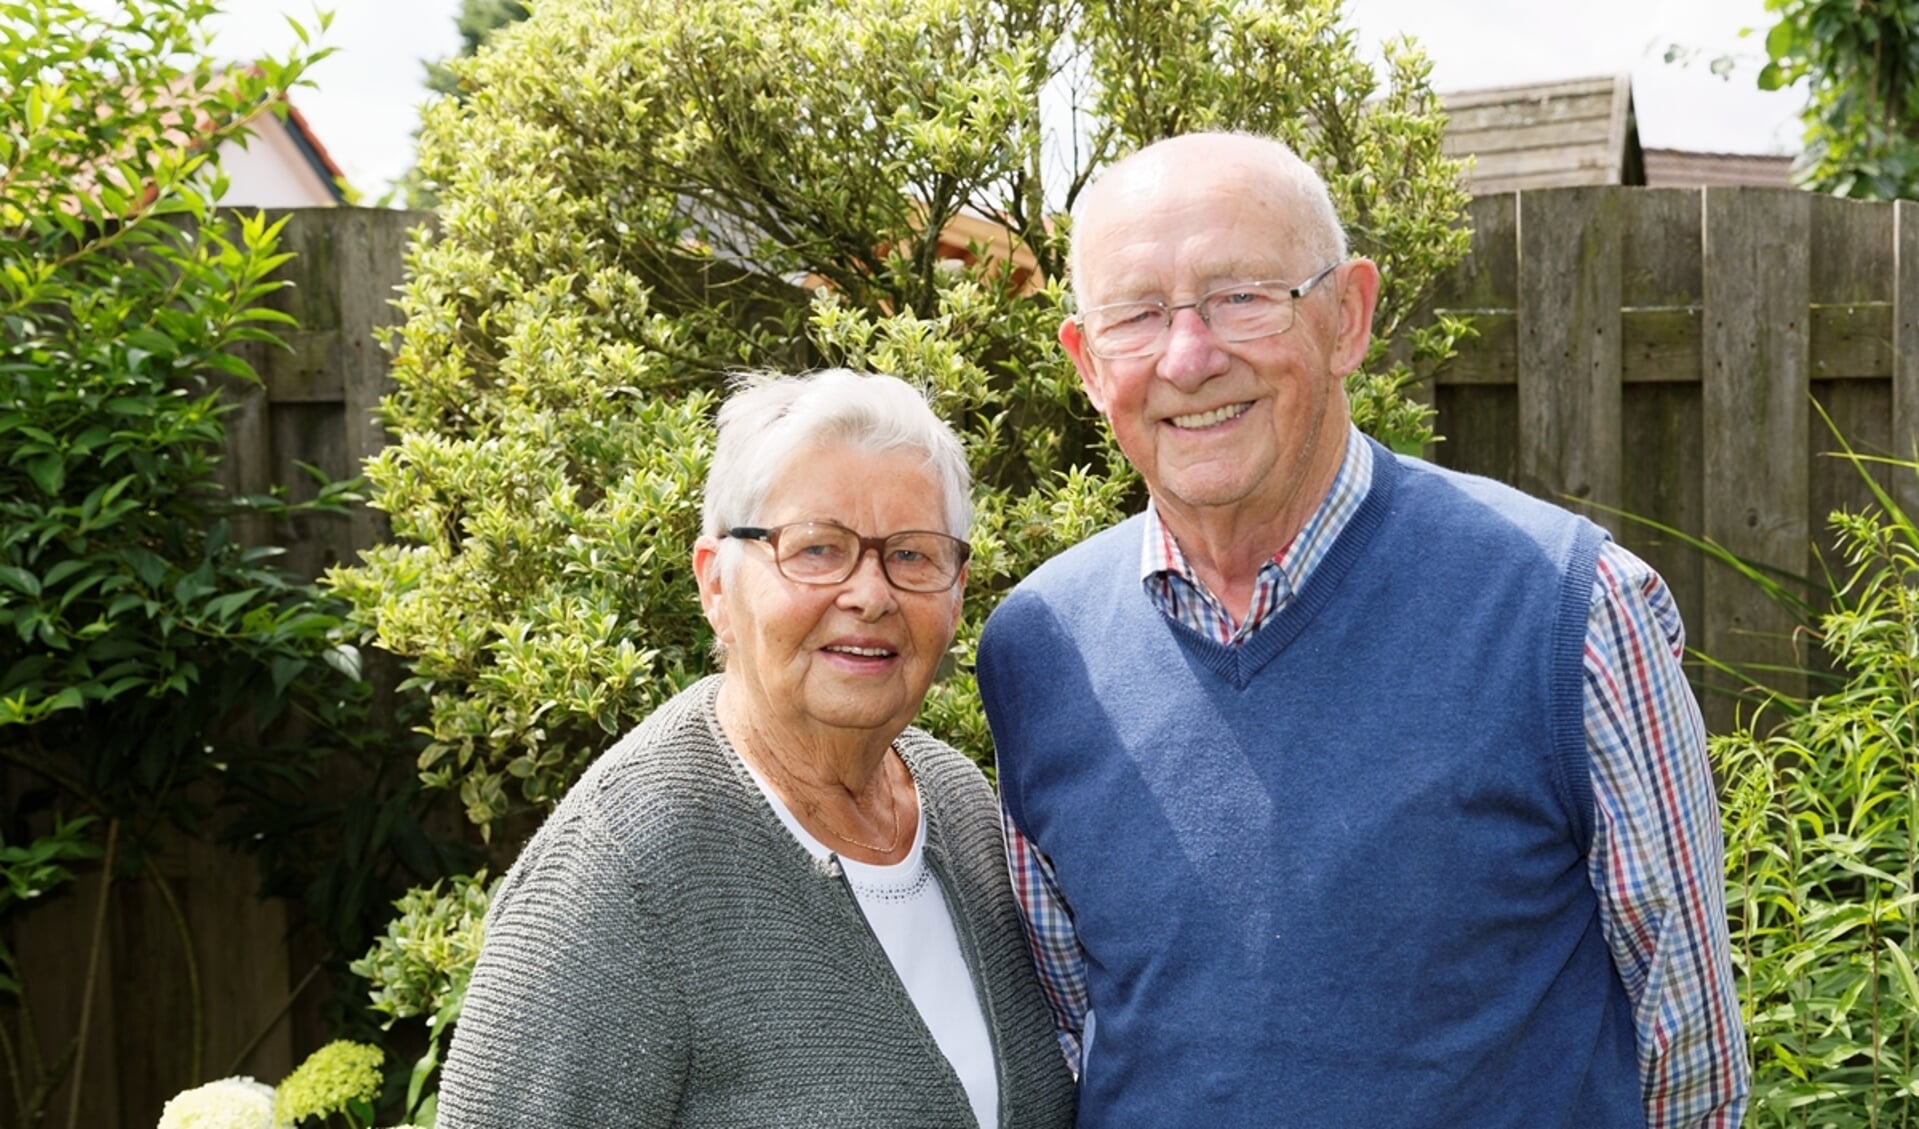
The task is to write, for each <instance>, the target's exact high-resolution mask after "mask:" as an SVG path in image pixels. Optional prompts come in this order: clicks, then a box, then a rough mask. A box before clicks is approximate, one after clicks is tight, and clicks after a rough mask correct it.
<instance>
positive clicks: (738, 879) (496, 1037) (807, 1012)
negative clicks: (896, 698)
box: [438, 676, 1073, 1129]
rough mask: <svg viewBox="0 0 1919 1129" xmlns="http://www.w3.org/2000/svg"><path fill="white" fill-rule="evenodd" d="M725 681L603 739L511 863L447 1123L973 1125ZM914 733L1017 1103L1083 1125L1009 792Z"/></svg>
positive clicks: (938, 848)
mask: <svg viewBox="0 0 1919 1129" xmlns="http://www.w3.org/2000/svg"><path fill="white" fill-rule="evenodd" d="M719 684H720V677H717V676H716V677H714V678H709V679H706V680H704V681H702V682H700V683H698V684H697V685H695V686H693V687H690V688H689V689H687V690H685V691H684V692H682V693H681V694H679V695H678V696H676V697H674V698H673V699H672V700H671V701H669V702H667V703H666V704H665V705H663V706H661V707H660V708H659V709H658V710H657V711H655V712H654V714H653V715H652V716H651V717H649V718H648V719H647V720H646V721H645V722H643V723H642V724H641V725H640V726H638V727H637V728H635V729H634V730H633V731H632V732H631V733H628V734H627V735H626V736H625V737H624V738H623V739H622V740H621V741H620V742H619V743H618V744H617V745H615V746H614V747H613V748H612V749H611V750H609V751H608V752H607V753H606V754H605V755H604V756H602V757H601V758H600V759H599V761H598V763H596V764H595V765H594V766H593V767H592V768H591V769H590V770H589V771H588V772H587V773H586V775H585V776H584V777H582V778H581V780H580V782H579V783H578V784H576V785H574V787H573V790H572V791H571V792H570V793H568V795H567V797H566V799H565V800H564V801H562V802H561V804H560V806H559V808H558V809H557V810H555V811H554V813H553V815H552V816H551V817H550V818H549V819H548V820H547V821H546V824H545V825H544V826H543V827H541V829H540V831H539V833H538V834H536V835H535V836H534V837H533V840H532V842H531V843H529V844H528V845H527V847H526V850H525V851H524V852H523V853H522V854H521V856H520V858H519V861H518V862H516V863H515V864H514V866H513V868H512V870H511V871H510V872H509V873H508V875H507V880H506V883H505V884H504V885H503V886H502V888H501V890H500V894H499V897H498V899H497V900H496V901H495V903H494V905H493V908H492V911H491V912H490V913H489V914H488V917H487V933H486V944H485V946H484V948H483V950H482V951H481V953H480V960H479V964H478V966H477V968H476V969H475V971H474V974H473V981H472V984H471V986H470V987H469V989H468V991H467V997H466V1007H465V1011H464V1013H463V1015H462V1016H461V1018H460V1021H459V1025H458V1026H457V1027H456V1028H455V1029H454V1034H453V1046H452V1049H451V1051H450V1052H449V1054H448V1056H447V1062H446V1069H445V1075H444V1078H443V1081H442V1084H441V1088H440V1112H439V1121H438V1124H439V1126H440V1129H469V1127H472V1129H481V1127H486V1129H491V1127H504V1126H539V1127H547V1126H555V1127H561V1129H612V1127H615V1126H713V1127H715V1129H720V1127H724V1129H740V1127H743V1126H795V1127H798V1126H805V1127H807V1129H829V1127H832V1129H838V1127H854V1126H861V1127H872V1129H906V1127H911V1129H922V1127H926V1129H930V1127H935V1126H942V1127H943V1126H951V1127H953V1129H971V1126H972V1125H973V1119H972V1110H971V1107H970V1106H969V1105H968V1103H967V1097H966V1091H965V1089H964V1088H963V1087H962V1086H961V1084H960V1080H959V1077H958V1075H957V1074H956V1073H955V1072H954V1071H953V1068H952V1067H951V1066H950V1065H949V1064H948V1063H947V1060H946V1058H945V1056H944V1055H943V1054H941V1053H940V1051H939V1048H938V1046H937V1045H936V1044H935V1043H934V1041H933V1036H932V1034H931V1033H930V1032H928V1031H927V1029H926V1025H925V1024H924V1023H923V1022H921V1020H920V1017H919V1013H918V1011H917V1010H916V1009H915V1007H914V1005H913V1003H912V1001H911V999H910V998H909V997H908V996H907V994H906V989H905V987H904V986H903V985H902V984H901V983H900V980H899V978H898V976H896V975H895V974H894V972H893V966H892V964H891V963H890V962H889V961H888V960H887V957H886V952H885V950H884V949H882V948H881V947H880V944H879V942H878V941H877V940H876V939H875V938H874V936H873V933H872V931H871V929H869V928H868V926H867V924H866V919H865V918H864V916H862V915H861V913H860V910H859V906H858V904H857V903H856V902H855V901H854V899H853V894H852V891H851V890H850V889H849V888H848V887H847V885H846V882H845V879H844V877H843V876H842V875H841V873H840V869H839V867H838V866H837V865H836V864H834V863H832V862H830V861H829V862H827V863H820V862H816V861H815V859H814V858H813V856H812V855H811V854H810V853H808V852H807V851H806V850H805V848H803V847H801V846H800V844H799V843H797V842H796V841H794V839H793V837H792V835H791V834H790V833H788V832H787V830H786V829H785V827H783V826H782V825H781V824H780V821H779V817H778V816H776V815H775V814H774V813H773V811H772V809H770V808H769V807H768V806H767V804H766V801H765V798H764V797H763V796H762V795H761V794H760V792H759V789H758V787H757V786H756V785H755V784H754V783H753V780H752V778H751V777H750V776H749V775H748V774H747V772H746V769H745V766H744V765H742V764H741V763H740V761H739V759H738V757H736V756H735V755H733V753H732V752H731V751H730V750H729V749H728V747H727V745H726V740H725V738H724V737H723V736H722V735H721V732H720V728H719V724H718V722H717V721H716V719H715V717H714V712H713V700H714V695H715V694H716V693H717V691H718V688H719ZM895 747H896V748H898V749H899V751H900V755H901V756H902V757H903V758H904V759H905V761H906V763H907V765H908V766H909V767H910V768H911V769H912V771H913V777H914V779H915V780H916V781H917V782H918V784H919V792H920V798H921V801H922V805H923V809H924V812H925V818H926V860H927V863H928V865H930V866H931V867H932V869H933V871H934V873H935V874H936V875H937V876H938V877H939V880H940V885H941V887H942V889H944V890H945V892H946V898H947V903H948V905H949V906H950V907H951V909H952V911H953V923H954V925H955V927H956V928H957V931H958V933H959V939H960V949H961V951H962V952H963V953H964V955H965V957H966V961H967V964H968V965H969V966H970V967H971V968H972V971H973V985H974V988H975V989H976V990H977V992H978V995H979V999H980V1004H981V1007H982V1010H983V1011H984V1012H985V1015H986V1024H987V1028H988V1030H989V1031H991V1033H992V1037H993V1043H994V1050H995V1054H996V1057H997V1060H998V1064H999V1087H1000V1121H999V1124H1000V1126H1002V1127H1007V1129H1011V1127H1015V1126H1017V1127H1021V1129H1024V1127H1026V1126H1035V1127H1041V1126H1067V1125H1071V1124H1072V1121H1073V1082H1072V1078H1071V1076H1070V1075H1069V1074H1068V1072H1067V1068H1066V1065H1065V1061H1064V1059H1063V1058H1062V1056H1061V1054H1060V1050H1059V1046H1058V1043H1057V1042H1056V1041H1055V1039H1054V1036H1053V1030H1052V1021H1051V1019H1050V1016H1049V1013H1048V1012H1047V1009H1046V1005H1045V1002H1044V1001H1043V1000H1042V998H1041V996H1040V989H1039V985H1038V982H1037V981H1036V980H1035V978H1034V975H1033V967H1032V960H1031V957H1030V955H1029V953H1028V950H1027V948H1026V942H1025V938H1024V936H1023V934H1022V933H1021V931H1020V923H1019V916H1018V911H1017V909H1016V908H1015V905H1014V902H1013V895H1012V891H1011V887H1010V886H1009V884H1008V880H1007V877H1006V872H1005V858H1004V855H1003V854H1002V850H1001V840H1000V833H999V818H998V805H997V803H996V802H995V800H994V798H993V795H992V792H991V790H990V789H989V788H988V786H987V784H986V781H985V779H984V777H982V776H981V775H980V772H979V770H978V769H977V768H975V767H974V766H973V765H972V764H971V763H970V762H969V761H967V760H966V758H964V757H963V756H961V755H960V754H959V753H957V752H955V751H954V750H953V749H951V748H949V747H948V746H946V745H944V744H942V743H940V742H939V741H936V740H934V739H933V738H931V737H929V736H927V735H926V734H925V733H922V732H920V731H918V730H915V729H908V730H907V731H906V732H905V733H903V734H901V735H900V738H899V740H898V741H897V742H896V745H895Z"/></svg>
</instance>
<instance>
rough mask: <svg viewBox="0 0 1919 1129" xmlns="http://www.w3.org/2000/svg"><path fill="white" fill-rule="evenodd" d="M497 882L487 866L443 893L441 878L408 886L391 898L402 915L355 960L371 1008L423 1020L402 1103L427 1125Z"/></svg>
mask: <svg viewBox="0 0 1919 1129" xmlns="http://www.w3.org/2000/svg"><path fill="white" fill-rule="evenodd" d="M498 888H499V882H498V880H495V881H494V882H492V883H488V882H487V880H486V873H485V872H484V871H482V872H480V873H479V874H477V875H473V876H471V877H464V878H454V879H452V880H450V881H449V882H448V884H447V888H446V890H445V891H444V892H442V891H441V889H440V884H439V883H438V882H435V883H433V884H432V885H431V886H427V887H423V888H416V889H412V890H408V891H407V892H406V893H405V894H404V895H402V896H401V898H400V899H399V901H397V902H395V903H394V904H393V908H394V909H396V910H397V911H399V912H398V916H396V917H394V918H393V919H392V920H391V921H389V922H388V923H387V928H386V932H385V934H384V935H382V936H381V937H380V938H379V939H378V940H377V941H375V942H374V944H373V947H372V948H371V949H369V950H367V953H366V955H365V956H363V957H361V958H360V959H359V960H357V961H355V962H354V963H353V973H354V975H356V976H358V977H360V978H361V979H363V980H365V981H366V982H367V984H368V985H369V986H370V987H371V988H372V1008H373V1010H374V1011H376V1012H379V1013H380V1014H382V1015H384V1016H386V1022H385V1026H386V1027H388V1028H391V1027H392V1026H393V1024H394V1022H395V1021H396V1020H403V1019H420V1020H424V1021H425V1025H426V1039H427V1049H426V1053H425V1054H423V1055H421V1056H420V1058H419V1061H417V1062H416V1063H414V1065H413V1069H412V1073H411V1074H410V1075H409V1077H408V1079H407V1091H406V1103H405V1112H406V1116H408V1117H410V1118H413V1119H414V1120H416V1121H418V1122H420V1123H421V1124H423V1125H430V1124H432V1123H433V1121H434V1119H435V1117H436V1115H437V1114H438V1112H439V1102H438V1096H437V1092H436V1091H435V1090H434V1089H432V1088H431V1087H432V1084H433V1083H435V1082H436V1081H437V1079H436V1078H435V1075H436V1073H437V1072H438V1070H439V1066H440V1056H441V1054H442V1052H444V1050H445V1049H446V1040H447V1037H448V1035H449V1034H450V1033H451V1032H452V1030H453V1025H454V1024H455V1023H458V1022H459V1019H460V1009H461V1007H462V1005H463V1004H465V1002H466V986H467V981H469V980H470V979H472V976H473V965H474V962H475V961H477V960H479V959H480V945H481V942H483V941H484V940H485V939H486V911H487V907H488V906H489V905H491V904H492V900H493V894H494V892H495V891H496V890H498Z"/></svg>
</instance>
